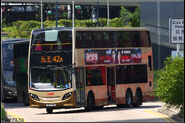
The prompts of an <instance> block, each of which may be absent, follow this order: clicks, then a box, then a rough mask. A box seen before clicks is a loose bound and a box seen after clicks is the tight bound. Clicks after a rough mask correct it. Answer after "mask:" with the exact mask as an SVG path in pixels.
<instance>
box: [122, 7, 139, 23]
mask: <svg viewBox="0 0 185 123" xmlns="http://www.w3.org/2000/svg"><path fill="white" fill-rule="evenodd" d="M139 10H140V8H139V7H137V8H136V9H135V11H134V12H130V11H129V10H127V9H126V8H125V7H124V6H122V7H121V10H120V18H121V20H122V22H123V25H125V26H132V27H139V26H140V12H139Z"/></svg>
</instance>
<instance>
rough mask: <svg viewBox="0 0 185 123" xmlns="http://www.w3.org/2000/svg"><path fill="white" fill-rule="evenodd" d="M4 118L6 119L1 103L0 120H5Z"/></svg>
mask: <svg viewBox="0 0 185 123" xmlns="http://www.w3.org/2000/svg"><path fill="white" fill-rule="evenodd" d="M5 118H6V112H5V110H4V106H3V104H2V103H1V120H5Z"/></svg>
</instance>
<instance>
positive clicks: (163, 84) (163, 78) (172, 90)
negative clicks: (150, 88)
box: [155, 57, 184, 107]
mask: <svg viewBox="0 0 185 123" xmlns="http://www.w3.org/2000/svg"><path fill="white" fill-rule="evenodd" d="M164 63H165V66H164V68H163V69H162V70H160V71H159V74H158V75H159V77H160V78H159V80H158V82H157V85H156V89H155V95H156V96H157V97H159V98H160V99H161V101H164V102H165V103H167V104H170V105H174V106H176V107H184V98H183V97H184V93H183V88H184V59H183V58H180V57H175V58H172V57H167V58H166V61H165V62H164Z"/></svg>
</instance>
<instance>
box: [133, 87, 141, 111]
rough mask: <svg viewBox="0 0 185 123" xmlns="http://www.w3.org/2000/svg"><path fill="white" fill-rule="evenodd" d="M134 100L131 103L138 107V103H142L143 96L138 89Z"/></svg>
mask: <svg viewBox="0 0 185 123" xmlns="http://www.w3.org/2000/svg"><path fill="white" fill-rule="evenodd" d="M135 100H136V102H135V103H134V105H133V106H134V107H139V106H140V105H142V102H143V96H142V92H141V91H140V90H137V91H136V96H135Z"/></svg>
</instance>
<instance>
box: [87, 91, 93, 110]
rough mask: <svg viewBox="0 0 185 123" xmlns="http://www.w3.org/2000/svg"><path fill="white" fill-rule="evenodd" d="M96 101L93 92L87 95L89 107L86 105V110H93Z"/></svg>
mask: <svg viewBox="0 0 185 123" xmlns="http://www.w3.org/2000/svg"><path fill="white" fill-rule="evenodd" d="M94 105H95V101H94V96H93V94H92V93H89V94H88V96H87V107H85V110H86V111H91V110H93V109H94Z"/></svg>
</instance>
